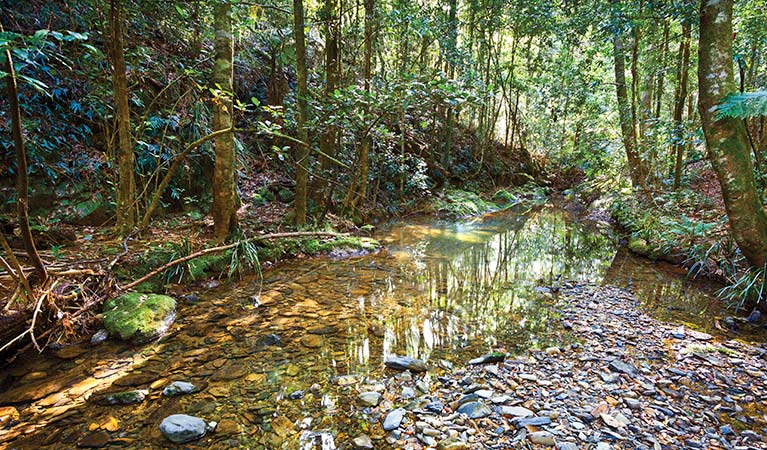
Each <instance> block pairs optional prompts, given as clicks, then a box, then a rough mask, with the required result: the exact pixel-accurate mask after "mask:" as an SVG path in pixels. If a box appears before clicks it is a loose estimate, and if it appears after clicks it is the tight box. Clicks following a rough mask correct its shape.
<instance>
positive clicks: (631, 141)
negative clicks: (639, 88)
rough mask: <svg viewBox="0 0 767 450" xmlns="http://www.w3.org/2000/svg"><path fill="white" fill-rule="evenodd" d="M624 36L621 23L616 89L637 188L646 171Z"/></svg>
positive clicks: (613, 0)
mask: <svg viewBox="0 0 767 450" xmlns="http://www.w3.org/2000/svg"><path fill="white" fill-rule="evenodd" d="M611 3H612V5H613V11H612V13H613V18H614V19H615V22H616V23H618V21H619V17H618V10H617V3H618V0H611ZM623 52H624V49H623V37H622V30H621V26H620V25H619V24H617V25H616V28H615V29H614V30H613V53H614V55H613V57H614V59H615V90H616V96H617V99H618V116H619V118H620V125H621V135H622V137H623V146H624V148H625V149H626V160H627V161H628V165H629V175H630V176H631V184H632V185H633V186H634V187H635V188H641V187H642V186H644V177H645V173H644V170H643V165H642V163H641V159H640V157H639V154H638V152H637V138H636V128H635V127H634V119H633V114H632V106H631V104H632V103H633V102H630V101H629V97H628V90H627V89H626V62H625V56H624V54H623Z"/></svg>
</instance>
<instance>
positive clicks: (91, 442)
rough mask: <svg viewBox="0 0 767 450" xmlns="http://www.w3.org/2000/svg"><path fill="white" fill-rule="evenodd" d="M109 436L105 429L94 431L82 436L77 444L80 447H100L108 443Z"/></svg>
mask: <svg viewBox="0 0 767 450" xmlns="http://www.w3.org/2000/svg"><path fill="white" fill-rule="evenodd" d="M109 441H110V437H109V433H107V432H106V431H96V432H95V433H90V434H87V435H86V436H85V437H83V438H82V439H81V440H80V442H78V443H77V446H78V447H80V448H102V447H106V446H107V444H109Z"/></svg>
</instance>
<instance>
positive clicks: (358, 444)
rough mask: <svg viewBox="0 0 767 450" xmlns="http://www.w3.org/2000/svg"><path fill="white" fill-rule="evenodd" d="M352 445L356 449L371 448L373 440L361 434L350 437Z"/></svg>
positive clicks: (366, 449) (371, 449)
mask: <svg viewBox="0 0 767 450" xmlns="http://www.w3.org/2000/svg"><path fill="white" fill-rule="evenodd" d="M352 446H354V448H355V449H357V450H373V441H371V440H370V436H368V435H366V434H363V435H361V436H357V437H356V438H354V439H352Z"/></svg>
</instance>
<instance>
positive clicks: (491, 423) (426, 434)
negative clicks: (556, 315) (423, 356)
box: [358, 283, 767, 450]
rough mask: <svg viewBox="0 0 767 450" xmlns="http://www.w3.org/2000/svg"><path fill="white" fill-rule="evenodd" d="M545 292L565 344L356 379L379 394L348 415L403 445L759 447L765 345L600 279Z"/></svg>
mask: <svg viewBox="0 0 767 450" xmlns="http://www.w3.org/2000/svg"><path fill="white" fill-rule="evenodd" d="M556 295H558V296H559V298H560V299H561V303H560V305H561V307H562V313H563V315H562V321H561V323H557V324H555V323H552V324H551V326H553V327H559V328H561V329H563V330H567V332H568V333H571V334H572V337H573V338H574V342H575V343H573V344H572V345H569V346H563V347H550V348H546V349H543V350H540V351H531V352H527V353H523V354H520V355H515V356H514V357H513V358H511V359H506V360H505V361H502V362H499V361H497V357H498V355H497V354H491V355H488V356H487V357H486V358H487V359H489V360H490V361H491V362H490V363H482V362H481V360H482V358H478V360H476V361H473V362H474V363H473V364H472V363H471V362H470V363H468V364H465V365H464V364H461V365H456V367H454V368H453V367H452V365H450V364H447V363H444V366H443V367H441V368H439V369H437V371H438V376H437V380H434V385H433V386H429V384H428V382H427V381H426V380H429V378H428V377H426V376H424V377H422V376H416V377H413V376H411V375H410V373H409V372H403V373H399V374H397V375H392V376H390V377H388V378H386V379H383V380H376V381H370V382H368V383H367V384H365V385H363V386H360V387H359V388H358V389H359V392H364V391H367V390H372V391H380V392H381V393H382V394H383V398H384V400H383V403H382V404H381V406H378V407H376V408H373V409H372V410H371V409H370V408H359V411H361V412H362V413H363V414H365V415H367V416H373V417H380V419H379V420H380V421H381V423H382V424H386V425H384V426H385V427H386V428H387V429H391V430H393V431H392V432H391V433H390V434H388V435H386V436H383V435H379V436H375V435H374V438H380V439H386V441H387V442H388V443H389V444H390V445H391V447H392V448H413V449H419V448H425V447H429V448H431V447H432V446H436V447H437V448H439V449H453V450H455V449H469V448H471V449H503V448H529V445H530V444H532V446H533V447H534V448H545V447H553V446H556V447H557V448H558V449H561V450H574V449H579V448H588V449H598V450H609V449H682V448H684V449H691V448H693V449H694V448H722V449H756V448H767V443H765V439H767V344H765V343H752V344H749V343H744V342H741V341H739V340H734V339H728V338H722V337H713V336H711V335H709V334H706V333H702V332H697V331H694V330H691V329H688V328H685V327H684V326H680V325H678V324H673V323H664V322H659V321H657V320H655V319H653V318H652V317H649V316H648V315H647V314H645V313H644V312H642V311H641V310H640V308H639V304H638V301H637V300H636V299H635V298H634V297H633V296H632V295H631V294H630V293H629V292H628V291H626V290H624V289H619V288H616V287H612V286H603V287H600V286H596V285H593V284H575V283H565V285H564V287H562V289H561V292H559V293H558V294H556ZM478 356H479V355H478ZM414 387H415V389H414ZM416 391H418V392H419V394H421V395H419V396H418V397H417V398H415V399H412V398H413V397H414V393H415V392H416ZM409 399H411V400H409ZM394 405H405V406H404V408H395V407H394ZM403 418H404V419H403ZM359 439H360V442H364V441H365V440H366V437H361V438H359ZM360 448H364V447H360ZM370 448H372V447H370ZM376 448H379V447H376Z"/></svg>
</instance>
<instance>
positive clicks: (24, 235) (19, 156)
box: [0, 25, 48, 294]
mask: <svg viewBox="0 0 767 450" xmlns="http://www.w3.org/2000/svg"><path fill="white" fill-rule="evenodd" d="M0 31H5V30H4V29H3V28H2V25H0ZM5 64H6V71H7V73H8V76H7V78H8V79H7V81H6V87H7V88H8V91H7V92H8V104H9V106H10V112H11V134H12V135H13V146H14V149H15V151H16V215H17V218H18V221H19V230H20V231H21V240H22V242H24V250H26V252H27V255H28V256H29V259H30V261H31V262H32V265H33V266H34V267H35V269H37V273H38V275H39V277H40V279H41V280H42V281H45V279H46V278H47V277H48V273H47V272H46V270H45V264H44V263H43V260H42V259H40V255H39V254H38V253H37V248H36V247H35V240H34V238H33V237H32V229H31V228H30V226H29V206H28V205H29V175H28V171H29V169H28V168H27V152H26V149H25V148H24V136H23V133H22V125H21V108H20V107H19V93H18V87H17V85H16V71H15V69H14V67H13V58H12V56H11V51H10V50H9V49H8V48H6V49H5ZM0 232H1V231H0ZM11 256H12V255H11ZM20 276H21V277H23V276H24V274H23V273H22V274H20ZM30 294H31V293H30Z"/></svg>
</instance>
